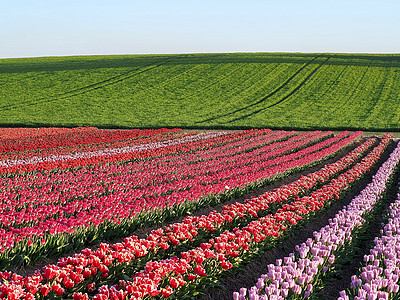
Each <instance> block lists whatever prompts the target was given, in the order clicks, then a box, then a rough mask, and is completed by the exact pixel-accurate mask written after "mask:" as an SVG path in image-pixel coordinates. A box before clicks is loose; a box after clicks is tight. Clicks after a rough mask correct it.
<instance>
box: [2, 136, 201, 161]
mask: <svg viewBox="0 0 400 300" xmlns="http://www.w3.org/2000/svg"><path fill="white" fill-rule="evenodd" d="M195 134H196V133H194V132H192V133H187V132H181V131H172V132H169V131H166V132H163V131H159V130H158V131H154V132H151V133H150V134H149V135H141V136H137V137H132V138H124V137H123V136H121V138H122V139H119V140H117V139H115V137H114V140H111V141H109V140H107V139H106V140H104V141H101V142H98V143H90V144H78V145H72V146H68V147H66V146H65V147H55V148H44V149H40V148H39V149H31V150H26V151H13V152H3V153H0V163H3V164H4V163H5V162H6V161H7V160H8V161H12V162H19V161H27V160H28V159H34V158H42V159H43V158H52V157H53V158H56V157H58V156H61V155H64V156H66V155H68V154H73V153H79V152H94V151H99V150H104V149H115V148H123V147H128V146H133V145H143V144H150V143H155V142H161V141H167V140H171V139H178V138H181V137H186V136H191V135H195ZM49 138H51V137H49Z"/></svg>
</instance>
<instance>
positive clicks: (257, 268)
mask: <svg viewBox="0 0 400 300" xmlns="http://www.w3.org/2000/svg"><path fill="white" fill-rule="evenodd" d="M394 148H395V143H392V144H391V145H390V146H389V147H388V148H387V149H386V151H385V152H384V153H383V155H382V157H381V158H380V160H379V161H378V163H377V164H375V166H374V168H373V170H372V172H370V174H368V175H367V176H365V177H364V178H362V179H361V180H360V181H358V183H357V185H356V186H354V187H353V188H352V189H351V190H349V191H348V192H347V193H346V195H345V196H343V197H341V198H340V199H339V200H338V201H336V202H334V203H332V204H331V205H330V206H329V207H327V208H326V209H324V210H323V211H320V213H318V214H317V215H316V217H315V218H313V219H312V220H310V221H308V222H307V223H305V224H301V225H300V226H299V227H297V228H294V230H293V231H292V233H291V234H290V236H289V237H287V238H285V239H283V241H281V242H280V243H278V244H277V245H276V246H275V247H274V248H272V249H271V250H267V251H265V252H264V253H263V254H261V255H260V256H258V257H256V258H254V259H252V261H251V262H250V263H249V264H247V265H245V266H243V267H241V268H240V269H239V270H237V271H232V272H231V273H230V274H229V275H227V276H225V277H224V278H222V280H221V281H220V283H219V285H218V286H217V287H216V288H210V289H207V290H205V291H204V292H203V294H202V295H201V296H199V297H198V299H201V300H214V299H221V300H224V299H226V300H231V299H232V295H233V292H237V291H239V288H241V287H246V288H248V289H250V288H251V287H252V286H255V284H256V283H257V279H258V278H259V277H260V276H261V275H262V274H266V273H267V271H268V268H267V266H268V264H275V263H276V260H277V259H281V258H283V257H285V256H288V255H289V253H292V252H294V249H295V246H296V245H298V244H301V243H303V242H305V241H306V240H307V238H313V232H314V231H318V230H320V229H321V228H322V227H323V226H325V225H327V224H328V220H329V219H331V218H333V217H334V216H335V214H336V213H337V212H338V211H339V210H340V209H342V208H343V206H345V205H347V204H348V203H350V202H351V200H353V198H354V197H355V196H357V195H358V194H359V193H360V192H361V191H362V190H363V189H364V188H365V187H366V186H367V185H368V183H370V182H371V180H372V176H373V175H374V174H375V172H376V171H377V170H378V168H379V167H380V166H381V165H382V164H383V163H384V162H385V161H386V160H387V159H388V158H389V155H390V153H391V152H392V151H393V150H394ZM363 254H364V253H363ZM361 259H362V258H361ZM348 268H349V269H351V270H347V269H348ZM348 268H346V269H345V270H346V271H345V272H344V273H343V278H342V279H341V281H340V285H339V286H338V284H339V283H338V284H337V281H335V282H334V283H332V284H331V287H330V288H329V289H328V288H327V289H326V290H325V293H324V296H323V297H324V298H322V299H337V297H338V295H339V291H340V290H342V289H343V286H344V285H345V284H347V285H346V286H345V287H347V286H348V285H349V284H350V276H351V275H353V274H354V270H353V269H357V268H358V266H357V265H356V264H352V266H348ZM350 273H351V274H350Z"/></svg>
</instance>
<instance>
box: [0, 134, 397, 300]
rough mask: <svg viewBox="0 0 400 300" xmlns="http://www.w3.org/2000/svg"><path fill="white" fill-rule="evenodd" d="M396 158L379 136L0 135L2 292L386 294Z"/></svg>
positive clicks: (389, 140) (270, 299) (72, 295)
mask: <svg viewBox="0 0 400 300" xmlns="http://www.w3.org/2000/svg"><path fill="white" fill-rule="evenodd" d="M399 162H400V145H398V143H397V142H396V140H394V139H393V137H392V135H391V134H390V133H386V134H383V135H381V136H366V135H365V134H364V133H363V132H361V131H347V130H343V131H317V130H314V131H301V132H300V131H295V130H271V129H249V130H226V131H220V130H219V131H217V130H182V129H180V128H169V129H166V128H160V129H126V130H121V129H99V128H97V127H74V128H63V127H58V128H1V129H0V210H1V214H0V299H27V300H31V299H74V300H79V299H94V300H106V299H113V300H114V299H115V300H117V299H120V300H123V299H131V300H139V299H143V300H146V299H149V300H150V299H164V298H167V299H203V300H206V299H234V300H239V299H240V300H243V299H252V300H256V299H264V300H278V299H338V300H347V299H360V300H361V299H368V300H369V299H399V293H398V292H399V285H400V283H399V277H400V263H399V262H400V246H399V242H400V227H399V226H400V222H399V217H400V190H399V188H400V184H399V173H400V168H399V166H400V165H399ZM310 226H317V227H315V228H319V227H320V228H319V229H317V230H313V231H312V234H311V235H307V234H303V233H304V232H306V231H304V230H306V229H307V228H308V227H310ZM293 241H295V244H296V245H295V246H291V245H292V244H290V243H294V242H293ZM281 245H284V246H285V247H286V248H288V249H289V253H284V252H282V253H280V251H275V252H273V251H274V249H278V247H280V246H281ZM360 245H361V246H360ZM352 249H353V250H354V249H358V250H357V251H358V252H359V253H358V252H357V253H358V254H357V253H355V252H354V251H353V250H352ZM271 253H274V254H271ZM349 255H354V257H355V258H354V261H352V262H350V263H349V262H348V261H347V263H346V262H345V260H344V258H346V256H349ZM263 257H267V258H266V259H269V263H265V264H258V265H259V266H258V268H257V269H254V270H251V265H252V264H257V261H258V260H260V259H262V258H263ZM357 257H358V260H357ZM246 266H247V267H249V266H250V268H246ZM260 270H261V271H260ZM240 274H242V275H243V276H244V277H247V281H243V280H242V279H241V277H240V276H241V275H240ZM346 274H351V275H346ZM335 276H336V277H335ZM339 276H341V283H340V284H339V283H337V284H336V285H335V284H333V283H332V281H334V280H335V278H339ZM249 282H251V283H249ZM229 283H233V284H229Z"/></svg>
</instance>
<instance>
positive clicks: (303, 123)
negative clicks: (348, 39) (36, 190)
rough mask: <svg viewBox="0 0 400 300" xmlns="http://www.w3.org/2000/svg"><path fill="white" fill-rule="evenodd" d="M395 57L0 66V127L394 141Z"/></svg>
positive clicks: (160, 58)
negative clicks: (280, 132) (277, 132)
mask: <svg viewBox="0 0 400 300" xmlns="http://www.w3.org/2000/svg"><path fill="white" fill-rule="evenodd" d="M398 82H400V55H361V54H293V53H237V54H181V55H134V56H133V55H126V56H86V57H51V58H24V59H1V60H0V125H2V126H22V125H24V126H83V125H90V126H98V127H122V128H124V127H140V128H149V127H150V128H154V127H183V128H249V127H257V128H260V127H270V128H295V129H296V128H297V129H344V128H347V129H362V130H370V131H374V130H381V131H400V122H399V121H400V111H399V110H398V109H397V107H398V101H399V100H398V99H400V85H399V84H398Z"/></svg>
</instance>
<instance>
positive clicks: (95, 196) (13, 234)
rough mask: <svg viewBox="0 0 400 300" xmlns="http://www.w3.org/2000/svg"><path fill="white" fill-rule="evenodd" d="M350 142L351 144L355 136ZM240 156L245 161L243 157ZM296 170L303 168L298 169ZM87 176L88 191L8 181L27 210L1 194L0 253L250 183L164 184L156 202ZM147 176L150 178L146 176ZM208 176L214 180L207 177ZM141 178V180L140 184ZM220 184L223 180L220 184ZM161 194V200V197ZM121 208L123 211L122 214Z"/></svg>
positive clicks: (150, 190) (151, 193) (55, 181)
mask: <svg viewBox="0 0 400 300" xmlns="http://www.w3.org/2000/svg"><path fill="white" fill-rule="evenodd" d="M352 138H354V136H353V137H352ZM328 141H329V140H328ZM330 142H332V141H330ZM347 142H349V141H347ZM320 144H321V145H320V146H323V145H325V143H324V142H322V143H320ZM317 145H318V144H317ZM328 145H329V144H328ZM311 148H312V147H311ZM299 152H301V151H299ZM245 154H246V155H247V153H245ZM292 156H293V155H292ZM284 157H285V156H284ZM286 157H287V156H286ZM281 160H282V159H281ZM296 162H297V161H296ZM300 163H301V162H300ZM273 165H274V164H273ZM300 165H302V163H301V164H300ZM261 166H262V164H261ZM277 167H279V165H277ZM245 168H246V169H247V170H248V171H247V173H249V172H250V171H251V170H250V167H249V166H246V167H245ZM171 169H172V168H171ZM242 169H243V168H242ZM90 171H91V173H90V174H97V178H96V179H95V180H92V181H90V182H89V184H92V183H94V184H95V185H93V186H90V185H89V186H87V185H85V182H84V181H82V177H81V174H78V176H73V173H74V172H67V173H66V174H65V173H63V174H62V175H63V177H61V178H60V177H58V176H54V175H53V174H52V177H51V178H47V179H48V181H47V182H46V184H43V183H42V186H44V188H40V185H39V184H37V181H36V182H33V187H34V189H32V188H31V189H27V188H24V187H23V185H21V183H19V181H18V180H19V178H18V177H16V178H14V179H10V180H16V182H18V184H10V180H8V182H7V185H9V186H16V187H17V189H18V188H21V187H22V189H21V190H19V191H18V192H19V195H18V197H17V195H16V194H14V199H15V200H14V202H18V203H20V204H23V205H25V206H27V207H26V208H25V207H24V208H22V209H18V210H16V208H17V207H18V205H17V203H15V204H14V203H13V201H12V200H11V199H12V196H11V195H12V193H11V192H6V193H5V194H6V195H7V197H8V198H9V199H10V198H11V199H10V200H11V201H10V200H9V202H8V203H4V204H3V205H2V206H3V207H2V210H3V214H2V216H1V221H2V223H3V224H5V225H6V226H8V230H6V229H0V234H1V236H2V238H3V245H4V247H6V248H9V247H12V245H13V244H14V243H15V242H18V241H20V240H22V239H24V238H25V237H28V238H29V237H30V236H33V235H37V236H43V234H44V233H45V232H49V233H50V234H54V233H59V232H69V233H72V232H73V231H74V230H75V229H74V228H76V227H77V226H82V225H85V226H90V225H91V224H94V225H96V226H97V225H99V224H100V223H102V222H104V220H109V221H113V222H116V223H119V222H121V220H123V219H125V218H131V217H132V216H133V215H135V214H136V213H138V212H140V211H141V210H142V208H143V207H144V206H146V205H147V206H148V207H149V208H150V207H153V208H162V207H165V206H166V205H172V204H176V203H181V202H182V201H184V200H194V199H197V198H199V197H202V196H203V195H204V194H208V193H210V192H214V193H219V192H221V191H224V190H225V187H226V185H227V183H228V184H229V185H230V186H231V187H232V186H233V187H235V186H238V184H237V180H238V179H239V180H240V181H239V183H242V184H243V179H247V181H245V183H244V184H246V183H248V182H251V181H250V180H248V176H246V175H247V174H246V173H244V175H242V174H240V173H237V174H238V175H237V176H236V177H233V176H232V174H231V172H230V171H229V170H227V171H226V170H225V171H223V172H219V173H218V174H217V175H219V177H218V176H217V177H216V178H217V179H218V180H219V181H221V180H223V182H222V183H217V184H215V183H214V182H213V180H210V179H209V177H210V175H208V176H198V177H196V178H194V179H188V180H186V181H185V180H179V181H178V180H175V181H174V182H172V183H166V184H165V185H164V187H162V188H164V189H163V190H162V189H160V188H158V191H159V192H158V193H159V195H157V196H155V193H156V191H157V186H156V187H153V186H149V187H147V188H141V189H139V188H136V189H132V188H134V187H135V185H133V186H129V185H127V184H126V183H124V184H123V185H122V187H123V190H121V184H120V182H129V176H126V175H125V176H120V178H118V180H115V182H116V184H118V185H114V184H113V185H111V186H115V187H116V190H114V191H113V193H111V194H110V193H108V194H104V191H105V190H104V187H103V186H101V185H98V182H99V181H100V182H101V181H103V182H105V183H107V181H109V182H110V181H111V178H112V177H111V178H110V176H109V175H108V174H107V173H104V177H103V178H101V177H100V175H99V174H98V172H97V169H96V168H95V169H92V170H90ZM252 172H254V170H252ZM221 173H223V174H221ZM146 175H147V176H149V175H151V173H150V174H149V173H146ZM254 175H257V174H256V173H255V174H253V176H254ZM136 176H138V177H139V178H140V176H139V175H137V174H136ZM211 176H214V175H213V174H211ZM121 177H122V178H121ZM145 177H146V176H144V177H142V178H145ZM260 177H261V176H260V175H258V178H260ZM67 178H69V180H70V181H69V182H70V184H68V180H67ZM223 178H226V179H225V180H224V179H223ZM142 180H144V179H142ZM77 181H78V182H79V181H80V182H81V184H80V187H75V185H76V182H77ZM111 182H112V181H111ZM167 182H168V180H167ZM49 183H50V184H49ZM204 183H208V185H206V186H204V185H203V184H204ZM224 183H225V184H224ZM185 184H186V185H185ZM31 186H32V185H31ZM221 186H222V188H221ZM216 187H217V188H219V190H218V189H217V190H216V189H215V188H216ZM35 189H36V191H35ZM72 189H73V190H72ZM59 190H61V192H58V191H59ZM168 191H173V192H172V194H171V195H168ZM55 192H56V193H55ZM102 192H103V194H102ZM146 192H147V194H146ZM163 193H164V194H166V195H163ZM77 198H78V199H77ZM55 199H58V203H54V200H55ZM126 199H131V200H130V202H126ZM164 199H166V200H170V201H169V203H163V202H164V201H163V200H164ZM171 201H172V202H171ZM42 203H43V204H42ZM27 204H28V205H27ZM122 206H123V207H124V208H125V209H122ZM127 208H129V209H127ZM14 224H15V225H14Z"/></svg>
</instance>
